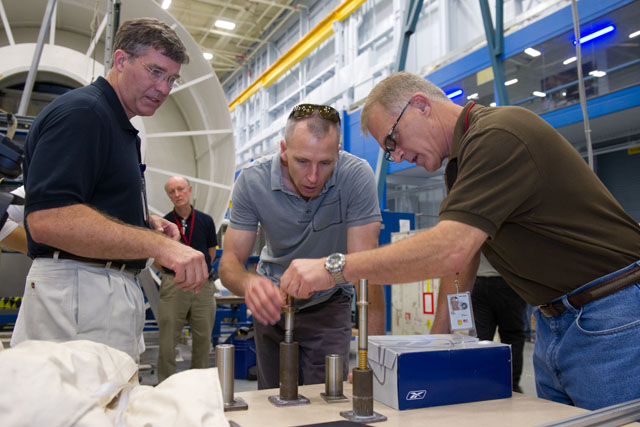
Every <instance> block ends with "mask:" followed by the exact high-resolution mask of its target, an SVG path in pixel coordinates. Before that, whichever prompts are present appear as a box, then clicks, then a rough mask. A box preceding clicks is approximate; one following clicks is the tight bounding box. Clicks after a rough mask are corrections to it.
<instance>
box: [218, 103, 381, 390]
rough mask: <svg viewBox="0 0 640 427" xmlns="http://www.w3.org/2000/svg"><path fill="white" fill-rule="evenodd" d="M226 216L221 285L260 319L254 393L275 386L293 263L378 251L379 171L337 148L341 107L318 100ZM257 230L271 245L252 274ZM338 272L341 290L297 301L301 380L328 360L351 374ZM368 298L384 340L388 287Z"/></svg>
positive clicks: (293, 122) (245, 183)
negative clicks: (286, 283)
mask: <svg viewBox="0 0 640 427" xmlns="http://www.w3.org/2000/svg"><path fill="white" fill-rule="evenodd" d="M229 219H230V221H229V227H228V228H227V232H226V234H225V236H224V247H223V251H222V258H221V261H220V269H219V274H220V279H221V280H222V283H223V284H224V285H225V286H226V287H227V288H228V289H229V290H231V291H232V292H234V293H235V294H237V295H244V297H245V301H246V303H247V306H248V307H249V308H250V309H251V312H252V314H253V316H254V319H255V322H254V323H255V328H256V334H255V337H256V350H257V365H258V388H259V389H265V388H276V387H278V386H279V384H280V382H279V364H280V358H279V352H280V347H279V346H280V342H282V341H283V340H284V317H283V316H281V314H282V312H281V306H282V305H283V304H284V303H285V299H284V298H283V296H282V295H283V294H282V293H281V292H280V290H279V289H278V285H279V283H280V277H281V276H282V273H284V271H285V270H286V268H287V267H288V266H289V263H290V262H291V261H292V260H293V259H295V258H301V257H305V258H309V257H311V258H312V257H324V256H327V255H329V254H332V253H340V254H342V253H346V252H348V253H353V252H357V251H361V250H365V249H371V248H375V247H377V245H378V234H379V231H380V221H381V215H380V209H379V206H378V199H377V195H376V184H375V179H374V176H373V171H372V170H371V167H370V166H369V165H368V163H367V162H366V161H364V160H362V159H360V158H358V157H355V156H353V155H351V154H349V153H346V152H344V151H341V150H340V116H339V114H338V112H337V111H336V110H335V109H333V108H332V107H329V106H325V105H312V104H302V105H298V106H296V107H295V108H294V109H293V111H292V112H291V115H290V116H289V119H288V120H287V124H286V129H285V135H284V140H282V141H281V142H280V152H278V153H275V154H274V155H271V156H268V157H264V158H261V159H258V160H256V161H255V162H253V163H251V164H250V165H248V166H247V167H245V168H244V169H243V170H242V172H241V173H240V175H239V176H238V179H237V180H236V183H235V185H234V188H233V195H232V204H231V212H230V216H229ZM258 224H260V226H261V227H262V229H263V231H264V234H265V238H266V246H265V247H264V248H263V249H262V253H261V254H260V262H259V264H258V267H257V269H256V272H255V273H253V272H248V271H246V270H245V267H244V266H245V263H246V261H247V258H248V257H249V255H251V251H252V249H253V245H254V242H255V239H256V230H257V229H258ZM337 258H339V257H337ZM336 265H339V260H338V261H337V262H336ZM333 270H334V272H333V273H334V274H335V276H334V277H337V278H336V282H337V283H338V285H337V286H336V287H334V288H332V289H329V290H326V291H321V292H316V293H315V294H313V295H308V296H306V297H305V299H302V300H296V301H295V305H296V307H297V308H298V310H297V311H296V313H295V321H294V330H293V339H294V340H295V341H296V342H298V343H299V346H300V356H299V360H300V369H299V379H300V383H301V384H319V383H323V382H324V380H325V374H324V368H325V360H324V359H325V355H327V354H331V353H337V354H341V355H342V356H343V362H344V373H345V377H346V374H347V372H348V363H349V342H350V340H351V325H352V322H351V298H352V295H353V285H352V284H351V283H348V282H347V281H346V280H343V279H342V280H341V279H340V271H339V267H338V268H333ZM370 295H371V300H372V303H373V307H372V315H371V316H370V318H371V321H372V322H371V326H370V327H371V329H370V331H371V333H372V334H384V314H383V313H384V311H383V310H384V299H383V298H384V297H383V295H382V288H381V287H380V286H375V287H374V286H372V292H371V293H370ZM292 368H293V369H295V367H292Z"/></svg>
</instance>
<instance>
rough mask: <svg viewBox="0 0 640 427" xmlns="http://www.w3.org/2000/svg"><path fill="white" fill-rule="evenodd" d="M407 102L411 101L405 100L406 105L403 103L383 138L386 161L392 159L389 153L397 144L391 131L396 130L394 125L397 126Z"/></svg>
mask: <svg viewBox="0 0 640 427" xmlns="http://www.w3.org/2000/svg"><path fill="white" fill-rule="evenodd" d="M409 104H411V101H409V102H407V105H405V106H404V108H403V109H402V111H400V115H399V116H398V118H397V119H396V122H395V123H394V124H393V126H391V130H390V131H389V133H388V134H387V136H386V137H385V138H384V158H385V159H387V161H388V162H392V161H393V156H392V155H391V153H392V152H393V151H395V150H396V146H397V145H398V143H397V142H396V140H395V138H394V137H393V133H394V132H395V131H396V126H398V122H399V121H400V117H402V115H403V114H404V112H405V111H406V110H407V107H409Z"/></svg>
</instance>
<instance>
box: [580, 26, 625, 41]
mask: <svg viewBox="0 0 640 427" xmlns="http://www.w3.org/2000/svg"><path fill="white" fill-rule="evenodd" d="M615 29H616V27H614V26H613V25H609V26H608V27H604V28H603V29H601V30H598V31H594V32H593V33H590V34H587V35H586V36H584V37H580V44H585V43H586V42H588V41H591V40H594V39H597V38H598V37H602V36H604V35H605V34H608V33H610V32H612V31H613V30H615ZM573 44H574V45H575V44H576V42H575V41H574V42H573Z"/></svg>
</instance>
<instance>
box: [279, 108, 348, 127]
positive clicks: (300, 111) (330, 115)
mask: <svg viewBox="0 0 640 427" xmlns="http://www.w3.org/2000/svg"><path fill="white" fill-rule="evenodd" d="M314 111H317V112H318V113H319V114H320V117H322V118H323V119H326V120H329V121H331V122H333V123H337V124H340V113H338V110H336V109H335V108H333V107H330V106H328V105H316V104H300V105H296V106H295V107H293V110H292V111H291V114H289V118H290V119H296V120H299V119H304V118H307V117H310V116H311V115H312V114H313V112H314Z"/></svg>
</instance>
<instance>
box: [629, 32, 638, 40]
mask: <svg viewBox="0 0 640 427" xmlns="http://www.w3.org/2000/svg"><path fill="white" fill-rule="evenodd" d="M638 36H640V31H636V32H634V33H631V34H629V38H630V39H632V38H634V37H638Z"/></svg>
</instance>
